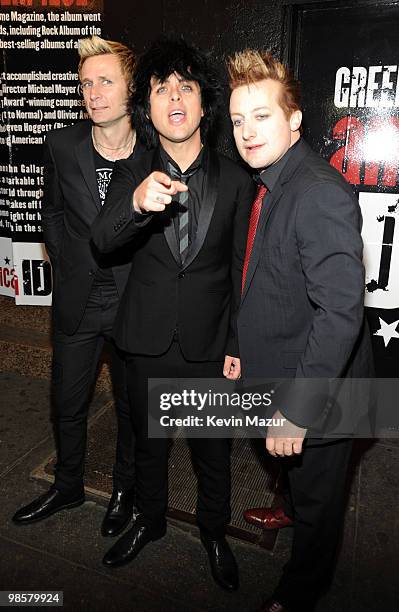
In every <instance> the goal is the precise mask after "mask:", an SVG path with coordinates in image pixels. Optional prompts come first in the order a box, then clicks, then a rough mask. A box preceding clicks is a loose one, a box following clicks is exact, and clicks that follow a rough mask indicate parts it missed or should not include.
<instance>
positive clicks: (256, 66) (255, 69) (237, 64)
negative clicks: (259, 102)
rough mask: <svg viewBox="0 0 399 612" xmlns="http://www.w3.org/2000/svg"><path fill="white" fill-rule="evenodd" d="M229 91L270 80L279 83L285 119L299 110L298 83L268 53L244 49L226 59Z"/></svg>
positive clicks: (288, 71)
mask: <svg viewBox="0 0 399 612" xmlns="http://www.w3.org/2000/svg"><path fill="white" fill-rule="evenodd" d="M227 70H228V74H229V84H230V89H231V90H233V89H236V88H237V87H241V85H249V84H251V83H258V82H259V81H263V80H265V79H272V80H273V81H277V82H278V83H281V85H282V87H281V95H280V106H281V108H282V109H283V111H284V113H285V115H286V117H287V118H289V117H290V116H291V114H292V113H293V112H294V111H296V110H301V89H300V84H299V81H297V80H296V79H295V78H294V76H293V75H292V73H291V71H290V70H289V68H288V67H287V66H285V65H284V64H282V63H281V62H279V61H277V60H276V59H275V58H274V57H273V56H272V54H271V53H269V52H268V51H257V50H255V49H245V50H244V51H239V52H237V53H235V54H234V55H232V56H231V57H229V58H228V59H227Z"/></svg>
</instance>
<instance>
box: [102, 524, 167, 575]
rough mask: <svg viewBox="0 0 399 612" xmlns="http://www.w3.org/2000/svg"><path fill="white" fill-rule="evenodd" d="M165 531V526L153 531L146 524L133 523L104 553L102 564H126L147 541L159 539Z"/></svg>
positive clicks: (113, 565) (110, 565) (112, 565)
mask: <svg viewBox="0 0 399 612" xmlns="http://www.w3.org/2000/svg"><path fill="white" fill-rule="evenodd" d="M165 533H166V528H164V529H163V530H162V531H157V532H154V531H153V530H152V529H151V528H150V527H147V526H146V525H140V524H137V523H135V524H134V525H133V527H132V528H131V529H129V531H127V532H126V533H125V534H124V535H123V536H122V537H121V538H120V539H119V540H118V541H117V542H116V544H114V545H113V547H112V548H111V549H110V550H109V551H108V552H107V553H106V555H105V556H104V558H103V564H104V565H106V566H107V567H118V566H121V565H126V563H129V561H132V560H133V559H134V558H135V557H137V555H138V554H139V552H140V550H141V549H142V548H144V546H145V545H146V544H148V542H152V541H154V540H159V539H160V538H162V537H163V536H164V535H165Z"/></svg>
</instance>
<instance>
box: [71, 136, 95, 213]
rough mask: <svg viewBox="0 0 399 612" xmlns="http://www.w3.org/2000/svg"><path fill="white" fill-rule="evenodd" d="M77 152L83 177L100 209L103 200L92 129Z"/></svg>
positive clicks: (79, 145) (78, 146) (77, 146)
mask: <svg viewBox="0 0 399 612" xmlns="http://www.w3.org/2000/svg"><path fill="white" fill-rule="evenodd" d="M75 154H76V159H77V161H78V164H79V167H80V169H81V172H82V175H83V178H84V180H85V182H86V185H87V187H88V188H89V191H90V193H91V195H92V198H93V201H94V203H95V205H96V208H98V210H100V209H101V200H100V194H99V193H98V185H97V179H96V168H95V165H94V155H93V146H92V142H91V130H89V131H88V133H87V135H86V136H85V137H84V138H83V139H82V140H81V141H80V142H79V143H78V144H77V145H76V146H75Z"/></svg>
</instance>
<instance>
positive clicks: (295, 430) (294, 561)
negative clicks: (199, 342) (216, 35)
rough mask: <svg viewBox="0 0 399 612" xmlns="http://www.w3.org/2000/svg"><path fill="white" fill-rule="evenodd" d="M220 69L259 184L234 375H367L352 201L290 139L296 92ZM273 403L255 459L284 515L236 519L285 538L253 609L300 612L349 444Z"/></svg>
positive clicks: (325, 546) (339, 491) (319, 565)
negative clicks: (260, 455) (280, 564)
mask: <svg viewBox="0 0 399 612" xmlns="http://www.w3.org/2000/svg"><path fill="white" fill-rule="evenodd" d="M228 69H229V77H230V87H231V90H232V92H231V100H230V115H231V120H232V123H233V128H234V138H235V142H236V145H237V148H238V151H239V153H240V155H241V157H242V158H243V159H244V161H245V162H247V164H249V166H251V168H253V169H255V170H256V171H257V177H256V178H257V181H258V185H259V186H258V193H257V196H256V199H255V201H254V204H253V208H252V212H251V218H250V227H249V233H248V240H247V249H246V258H245V263H244V271H243V279H242V297H241V305H240V310H239V313H238V321H237V327H238V339H239V347H240V358H241V372H242V376H243V377H244V378H246V379H248V378H257V379H259V378H262V377H263V378H269V379H270V378H273V379H276V378H277V379H293V380H292V382H298V383H300V382H301V380H302V379H303V380H305V379H311V380H313V379H317V380H318V381H322V382H323V381H326V380H328V379H331V378H341V377H359V378H361V377H367V376H369V375H371V374H372V357H371V349H370V337H369V333H368V330H367V327H366V324H365V321H364V309H363V300H364V269H363V264H362V240H361V236H360V228H361V215H360V209H359V206H358V203H357V201H356V198H355V197H354V195H353V193H352V190H351V188H350V186H349V185H348V183H346V181H345V180H344V179H343V178H342V177H341V175H340V174H339V173H338V172H337V171H336V170H335V169H333V168H332V167H331V166H330V165H329V164H328V163H327V162H326V161H324V160H323V159H321V158H320V157H319V156H318V155H316V154H315V153H314V152H313V151H312V150H311V149H310V148H309V146H308V145H307V144H306V142H305V141H304V140H303V139H302V138H301V120H302V112H301V107H300V91H299V83H298V82H297V81H296V80H295V79H294V78H293V77H292V75H291V74H290V72H289V71H288V69H287V68H286V67H285V66H283V65H282V64H281V63H279V62H277V61H276V60H275V59H274V58H273V57H272V56H271V55H270V54H269V53H265V52H257V51H253V50H247V51H244V52H242V53H238V54H236V55H235V56H234V57H232V58H230V59H229V63H228ZM294 379H295V380H294ZM287 383H288V384H289V381H287ZM305 397H306V396H305ZM296 399H297V398H296ZM278 405H279V410H277V412H276V413H275V415H274V417H281V415H282V416H283V417H284V418H285V419H286V421H285V424H284V426H283V427H275V426H273V427H269V428H268V432H267V436H266V449H267V450H268V452H269V453H270V454H271V455H273V456H274V457H281V458H283V459H282V464H283V470H284V472H285V475H286V478H287V481H288V489H287V492H286V496H285V504H284V508H280V509H278V510H277V511H274V512H272V511H271V509H264V508H260V509H252V510H247V511H246V518H247V520H249V521H250V522H253V523H255V524H258V525H260V526H262V527H266V528H277V527H283V526H286V525H288V524H292V525H293V528H294V537H293V544H292V552H291V558H290V560H289V562H288V563H287V564H286V566H285V568H284V571H283V575H282V577H281V579H280V581H279V583H278V585H277V587H276V588H275V590H274V592H273V594H272V596H271V598H269V599H268V601H267V602H266V603H265V604H264V606H263V608H262V610H264V611H267V612H284V611H286V610H289V611H291V612H292V611H295V612H297V611H302V610H306V611H308V610H312V609H313V608H314V605H315V603H316V601H317V599H318V598H319V596H320V595H321V593H322V592H323V591H324V590H325V589H326V587H327V586H328V584H329V581H330V580H331V576H332V572H333V565H334V558H335V554H336V549H337V542H338V539H339V531H340V526H341V524H342V520H343V510H344V501H345V476H346V472H347V466H348V461H349V457H350V451H351V441H350V440H346V439H345V440H342V439H338V440H336V439H335V440H331V439H320V437H319V438H317V439H316V438H315V436H314V434H313V433H312V426H313V425H314V419H315V417H318V415H317V414H315V406H314V405H311V403H310V402H306V401H302V397H301V396H300V397H299V399H298V401H295V402H281V403H280V404H278ZM316 408H317V406H316ZM280 410H281V412H280Z"/></svg>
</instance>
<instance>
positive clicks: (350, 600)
mask: <svg viewBox="0 0 399 612" xmlns="http://www.w3.org/2000/svg"><path fill="white" fill-rule="evenodd" d="M0 387H1V395H0V403H1V408H0V490H1V499H2V504H1V506H0V517H1V521H0V543H1V551H2V554H1V556H0V590H44V591H47V590H62V591H63V592H64V610H66V611H68V612H72V611H73V612H75V611H76V612H77V611H80V610H82V611H89V610H93V611H94V610H95V611H96V612H103V611H104V612H105V611H107V612H108V611H110V610H121V611H122V612H123V611H125V610H126V611H137V612H146V611H149V612H150V611H151V612H155V611H157V610H162V611H164V612H174V611H176V612H177V611H180V610H181V611H183V610H184V611H193V612H194V611H200V610H201V611H202V610H204V611H205V610H229V611H235V610H237V611H240V612H246V611H248V612H249V611H252V610H256V609H257V607H258V606H259V605H260V603H261V602H262V600H263V599H264V598H265V597H266V596H267V595H268V594H269V593H270V592H271V591H272V588H273V585H274V584H275V583H276V581H277V578H278V576H279V573H280V571H281V568H282V566H283V564H284V562H285V560H286V559H287V557H288V554H289V549H290V544H291V537H292V530H291V529H285V530H282V531H281V532H280V533H279V535H278V538H277V542H276V546H275V548H274V551H273V552H272V553H270V552H268V551H265V550H264V549H262V548H260V547H258V546H256V545H253V544H248V543H242V542H239V541H237V540H233V539H230V542H231V545H232V548H233V549H234V552H235V554H236V557H237V561H238V563H239V567H240V580H241V587H240V590H239V591H238V592H236V593H233V594H230V593H226V592H224V591H223V590H221V589H220V588H219V587H218V586H217V585H216V584H214V582H213V580H212V578H211V576H210V573H209V571H208V566H207V556H206V553H205V551H204V550H203V548H202V546H201V544H200V542H199V538H198V532H197V530H196V529H195V528H193V527H190V526H188V525H185V524H182V523H177V522H175V521H173V522H172V521H170V522H169V528H168V533H167V535H166V537H165V538H164V539H162V540H160V541H158V542H154V543H151V544H149V545H148V546H147V547H146V548H145V549H144V550H143V551H142V553H141V554H140V557H139V558H137V559H136V560H135V561H134V562H132V563H131V564H129V565H128V566H126V567H124V568H120V569H114V570H107V569H106V568H105V567H103V565H102V564H101V559H102V556H103V554H104V553H105V551H106V550H107V549H108V548H109V547H110V545H111V544H112V540H111V541H110V540H106V539H104V538H102V537H101V535H100V525H101V521H102V517H103V515H104V506H103V505H101V504H100V503H98V502H95V501H93V500H88V501H87V502H86V503H85V504H84V505H83V506H81V507H79V508H75V509H73V510H70V511H64V512H61V513H59V514H56V515H54V516H52V517H50V518H49V519H47V520H46V521H44V522H40V523H37V524H35V525H30V526H20V527H17V526H14V525H13V524H12V522H11V516H12V515H13V513H14V511H15V510H16V509H17V508H19V507H20V506H21V505H23V504H25V503H27V502H29V501H30V500H31V499H33V498H34V497H35V496H37V495H39V494H40V493H41V492H42V491H43V490H44V487H43V484H41V483H39V482H37V481H32V480H30V479H29V474H30V473H31V471H32V470H33V469H34V468H36V467H37V466H38V465H39V464H40V463H41V462H43V461H44V460H45V459H46V458H47V457H48V456H49V455H50V453H51V452H52V451H53V450H54V443H53V435H52V428H51V424H50V422H49V411H50V408H49V405H50V404H49V382H48V380H46V379H39V378H37V377H26V376H22V375H21V374H18V373H12V372H3V373H0ZM107 401H109V394H108V393H107V392H97V393H96V395H95V397H94V400H93V406H92V411H91V414H92V415H94V414H95V413H96V411H98V410H101V409H102V408H103V407H104V405H105V403H106V402H107ZM354 465H355V468H354V473H353V476H352V481H351V492H350V496H349V501H348V506H347V511H346V518H345V529H344V537H343V542H342V546H341V551H340V555H339V560H338V566H337V572H336V576H335V579H334V583H333V585H332V588H331V590H330V592H329V594H328V596H326V597H325V598H324V600H323V601H321V602H320V604H319V606H318V612H341V611H342V612H357V611H359V612H360V610H362V611H365V610H366V611H370V612H374V611H375V612H377V611H378V612H380V611H381V610H384V611H385V612H394V611H395V612H396V611H397V610H398V609H399V586H398V582H399V581H398V567H399V538H398V536H399V521H398V511H397V508H398V500H399V479H398V474H399V440H385V441H382V440H381V441H377V442H373V443H369V442H366V443H365V441H361V442H360V444H357V448H356V452H355V458H354ZM54 609H56V608H54Z"/></svg>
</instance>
